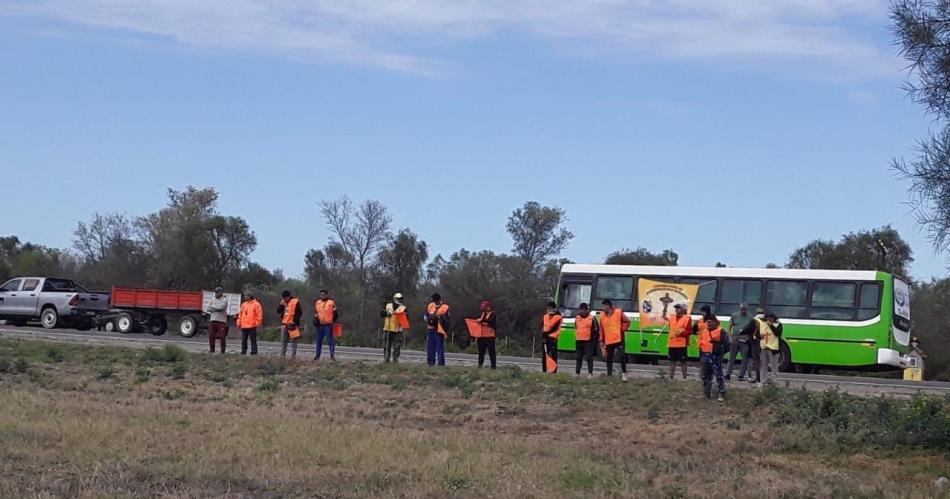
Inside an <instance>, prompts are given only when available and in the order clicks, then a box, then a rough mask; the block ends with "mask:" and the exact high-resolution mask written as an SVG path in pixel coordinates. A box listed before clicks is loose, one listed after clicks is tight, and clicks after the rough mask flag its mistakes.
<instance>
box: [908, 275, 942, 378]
mask: <svg viewBox="0 0 950 499" xmlns="http://www.w3.org/2000/svg"><path fill="white" fill-rule="evenodd" d="M910 303H911V314H910V315H911V319H912V320H913V325H914V328H913V335H914V336H917V337H918V338H920V343H921V346H922V348H923V350H924V353H926V354H927V359H926V361H925V362H924V369H925V370H926V372H925V376H926V379H938V380H943V381H950V347H948V345H950V322H947V317H946V313H945V311H946V310H950V279H934V280H932V281H930V282H925V283H919V284H917V285H916V286H915V290H914V295H913V297H912V299H911V302H910Z"/></svg>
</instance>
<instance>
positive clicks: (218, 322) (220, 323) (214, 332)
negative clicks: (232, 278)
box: [208, 286, 228, 353]
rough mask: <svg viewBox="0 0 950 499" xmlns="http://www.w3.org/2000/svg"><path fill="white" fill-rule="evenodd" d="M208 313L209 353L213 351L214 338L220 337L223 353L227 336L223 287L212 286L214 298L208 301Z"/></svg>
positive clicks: (225, 300) (225, 299)
mask: <svg viewBox="0 0 950 499" xmlns="http://www.w3.org/2000/svg"><path fill="white" fill-rule="evenodd" d="M208 315H210V321H211V322H210V323H209V324H208V340H209V341H210V342H211V353H214V343H215V340H217V339H219V338H220V339H221V353H224V350H225V348H226V347H227V345H226V344H225V340H224V339H225V338H226V337H227V336H228V299H227V297H225V296H224V289H223V288H221V287H220V286H219V287H217V288H214V298H212V299H211V302H210V303H208Z"/></svg>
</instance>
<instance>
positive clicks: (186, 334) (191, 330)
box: [178, 315, 198, 338]
mask: <svg viewBox="0 0 950 499" xmlns="http://www.w3.org/2000/svg"><path fill="white" fill-rule="evenodd" d="M197 332H198V320H197V319H195V318H194V317H192V316H190V315H186V316H184V317H182V318H181V322H179V323H178V334H180V335H181V336H182V337H183V338H191V337H192V336H194V335H195V334H196V333H197Z"/></svg>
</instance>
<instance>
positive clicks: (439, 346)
mask: <svg viewBox="0 0 950 499" xmlns="http://www.w3.org/2000/svg"><path fill="white" fill-rule="evenodd" d="M422 320H424V321H425V323H426V364H428V365H429V366H434V365H436V363H438V365H440V366H444V365H445V338H446V337H447V336H448V332H447V331H448V327H449V321H451V320H452V316H451V315H450V314H449V305H448V304H447V303H445V302H444V301H442V295H440V294H439V293H432V301H431V302H430V303H429V306H428V307H426V313H425V314H423V316H422Z"/></svg>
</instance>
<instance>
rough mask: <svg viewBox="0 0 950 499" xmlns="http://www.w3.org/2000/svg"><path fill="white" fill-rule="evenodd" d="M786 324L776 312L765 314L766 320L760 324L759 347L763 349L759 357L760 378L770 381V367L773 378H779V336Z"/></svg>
mask: <svg viewBox="0 0 950 499" xmlns="http://www.w3.org/2000/svg"><path fill="white" fill-rule="evenodd" d="M784 329H785V326H783V325H782V323H781V322H779V320H778V317H776V316H775V314H773V313H771V312H769V313H766V314H765V320H764V321H761V323H760V324H759V337H761V338H762V339H761V340H759V347H760V348H761V350H762V353H761V354H760V358H759V379H761V380H762V381H763V382H768V381H769V369H771V370H772V376H771V379H778V354H779V338H781V337H782V332H783V330H784Z"/></svg>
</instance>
